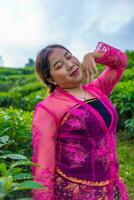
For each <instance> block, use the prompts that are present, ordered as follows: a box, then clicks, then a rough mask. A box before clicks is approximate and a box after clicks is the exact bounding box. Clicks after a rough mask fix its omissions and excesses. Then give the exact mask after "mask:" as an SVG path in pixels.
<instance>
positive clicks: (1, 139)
mask: <svg viewBox="0 0 134 200" xmlns="http://www.w3.org/2000/svg"><path fill="white" fill-rule="evenodd" d="M8 140H9V136H8V135H5V136H2V137H0V142H1V143H3V144H5V143H7V142H8Z"/></svg>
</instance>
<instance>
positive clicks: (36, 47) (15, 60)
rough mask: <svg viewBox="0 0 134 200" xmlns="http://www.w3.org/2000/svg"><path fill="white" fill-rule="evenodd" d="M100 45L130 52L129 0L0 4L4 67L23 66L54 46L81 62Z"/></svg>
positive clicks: (132, 8)
mask: <svg viewBox="0 0 134 200" xmlns="http://www.w3.org/2000/svg"><path fill="white" fill-rule="evenodd" d="M100 41H102V42H104V43H107V44H109V45H111V46H113V47H116V48H119V49H121V50H123V51H125V50H134V0H110V1H107V0H66V1H65V0H0V56H1V57H2V60H3V64H4V66H5V67H23V66H24V65H25V64H26V63H27V61H28V58H32V59H34V60H35V59H36V56H37V54H38V52H39V51H40V50H41V49H42V48H44V47H46V46H47V45H49V44H55V43H56V44H61V45H64V46H65V47H66V48H68V49H69V50H70V51H71V52H72V53H73V54H74V55H75V56H76V57H78V58H79V60H80V61H82V58H83V56H84V54H85V53H87V52H92V51H94V50H95V47H96V45H97V43H98V42H100ZM0 65H2V61H1V63H0Z"/></svg>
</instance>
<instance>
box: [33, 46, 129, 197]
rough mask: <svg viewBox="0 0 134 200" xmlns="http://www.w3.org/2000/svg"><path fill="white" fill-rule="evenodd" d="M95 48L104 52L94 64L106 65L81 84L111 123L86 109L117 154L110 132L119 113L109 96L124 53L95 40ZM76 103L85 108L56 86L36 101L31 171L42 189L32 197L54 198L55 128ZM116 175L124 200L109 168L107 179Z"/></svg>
mask: <svg viewBox="0 0 134 200" xmlns="http://www.w3.org/2000/svg"><path fill="white" fill-rule="evenodd" d="M95 51H96V52H104V54H103V56H102V57H101V58H98V59H96V63H99V64H103V65H106V68H105V69H104V70H103V72H102V73H101V74H100V76H99V77H98V78H96V79H95V80H94V81H92V82H90V83H89V84H84V85H82V87H83V88H84V89H85V90H86V91H87V92H88V93H89V94H90V95H91V96H93V97H96V98H98V99H99V100H100V101H101V102H102V103H103V104H104V105H105V107H106V108H107V109H108V111H109V112H110V114H111V116H112V122H111V125H110V127H109V128H107V127H106V125H105V123H104V120H103V119H102V117H101V116H100V115H99V114H98V112H97V111H96V110H95V109H93V108H92V107H91V106H88V107H87V109H89V108H90V110H91V111H92V112H93V113H95V115H96V116H97V118H98V120H99V122H100V124H101V126H102V128H103V130H104V132H105V133H106V137H107V141H108V142H109V146H110V148H111V149H113V151H115V154H116V137H115V138H113V140H112V142H111V135H112V134H113V135H116V127H117V121H118V115H117V112H116V109H115V107H114V106H113V105H112V102H111V101H110V100H109V98H108V96H109V95H110V94H111V93H112V91H113V89H114V87H115V86H116V84H117V83H118V81H119V80H120V78H121V76H122V74H123V72H124V70H125V68H126V66H127V56H126V54H124V53H123V52H122V51H121V50H119V49H117V48H114V47H111V46H110V45H108V44H105V43H102V42H99V43H98V45H97V47H96V49H95ZM78 103H79V104H81V105H84V106H85V107H86V104H85V102H83V101H81V100H78V99H77V98H75V97H74V96H73V95H71V94H69V93H68V92H66V91H65V90H64V89H62V88H60V87H57V88H56V89H55V91H54V92H53V93H52V94H51V95H49V96H48V97H47V98H46V99H45V100H43V101H42V102H39V103H38V104H37V105H36V107H35V112H34V118H33V123H32V144H33V158H32V160H33V162H36V163H38V164H39V165H40V167H37V168H35V167H33V168H32V172H33V178H34V180H35V181H37V182H39V183H42V184H43V185H44V186H45V188H44V189H42V190H33V199H34V200H37V199H38V200H39V199H41V200H45V199H47V200H54V199H55V194H54V177H55V172H56V167H57V159H56V158H57V155H56V154H57V152H56V145H57V138H58V130H59V128H60V125H61V122H62V120H63V119H64V117H65V115H66V114H67V113H69V112H70V111H71V109H72V108H73V107H74V106H75V105H76V104H78ZM116 157H117V155H116ZM109 159H110V158H109ZM115 176H116V182H117V185H118V188H119V192H120V198H121V200H127V199H128V195H127V192H126V189H125V185H124V183H123V181H121V180H120V177H119V176H118V169H117V167H115V166H114V167H113V168H112V170H111V177H110V180H113V179H114V178H115ZM112 187H113V185H112V184H111V185H110V190H111V195H110V196H111V197H110V200H113V199H114V197H113V194H112V192H113V190H112ZM96 199H97V198H96ZM83 200H84V199H83Z"/></svg>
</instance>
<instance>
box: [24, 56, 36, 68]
mask: <svg viewBox="0 0 134 200" xmlns="http://www.w3.org/2000/svg"><path fill="white" fill-rule="evenodd" d="M31 66H32V67H33V66H34V60H33V59H32V58H29V59H28V62H27V63H26V64H25V67H31Z"/></svg>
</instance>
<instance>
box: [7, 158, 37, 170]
mask: <svg viewBox="0 0 134 200" xmlns="http://www.w3.org/2000/svg"><path fill="white" fill-rule="evenodd" d="M25 165H26V166H36V167H39V165H37V164H36V163H33V162H31V161H29V160H26V161H17V162H14V163H13V164H12V165H11V166H10V168H13V167H16V166H25Z"/></svg>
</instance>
